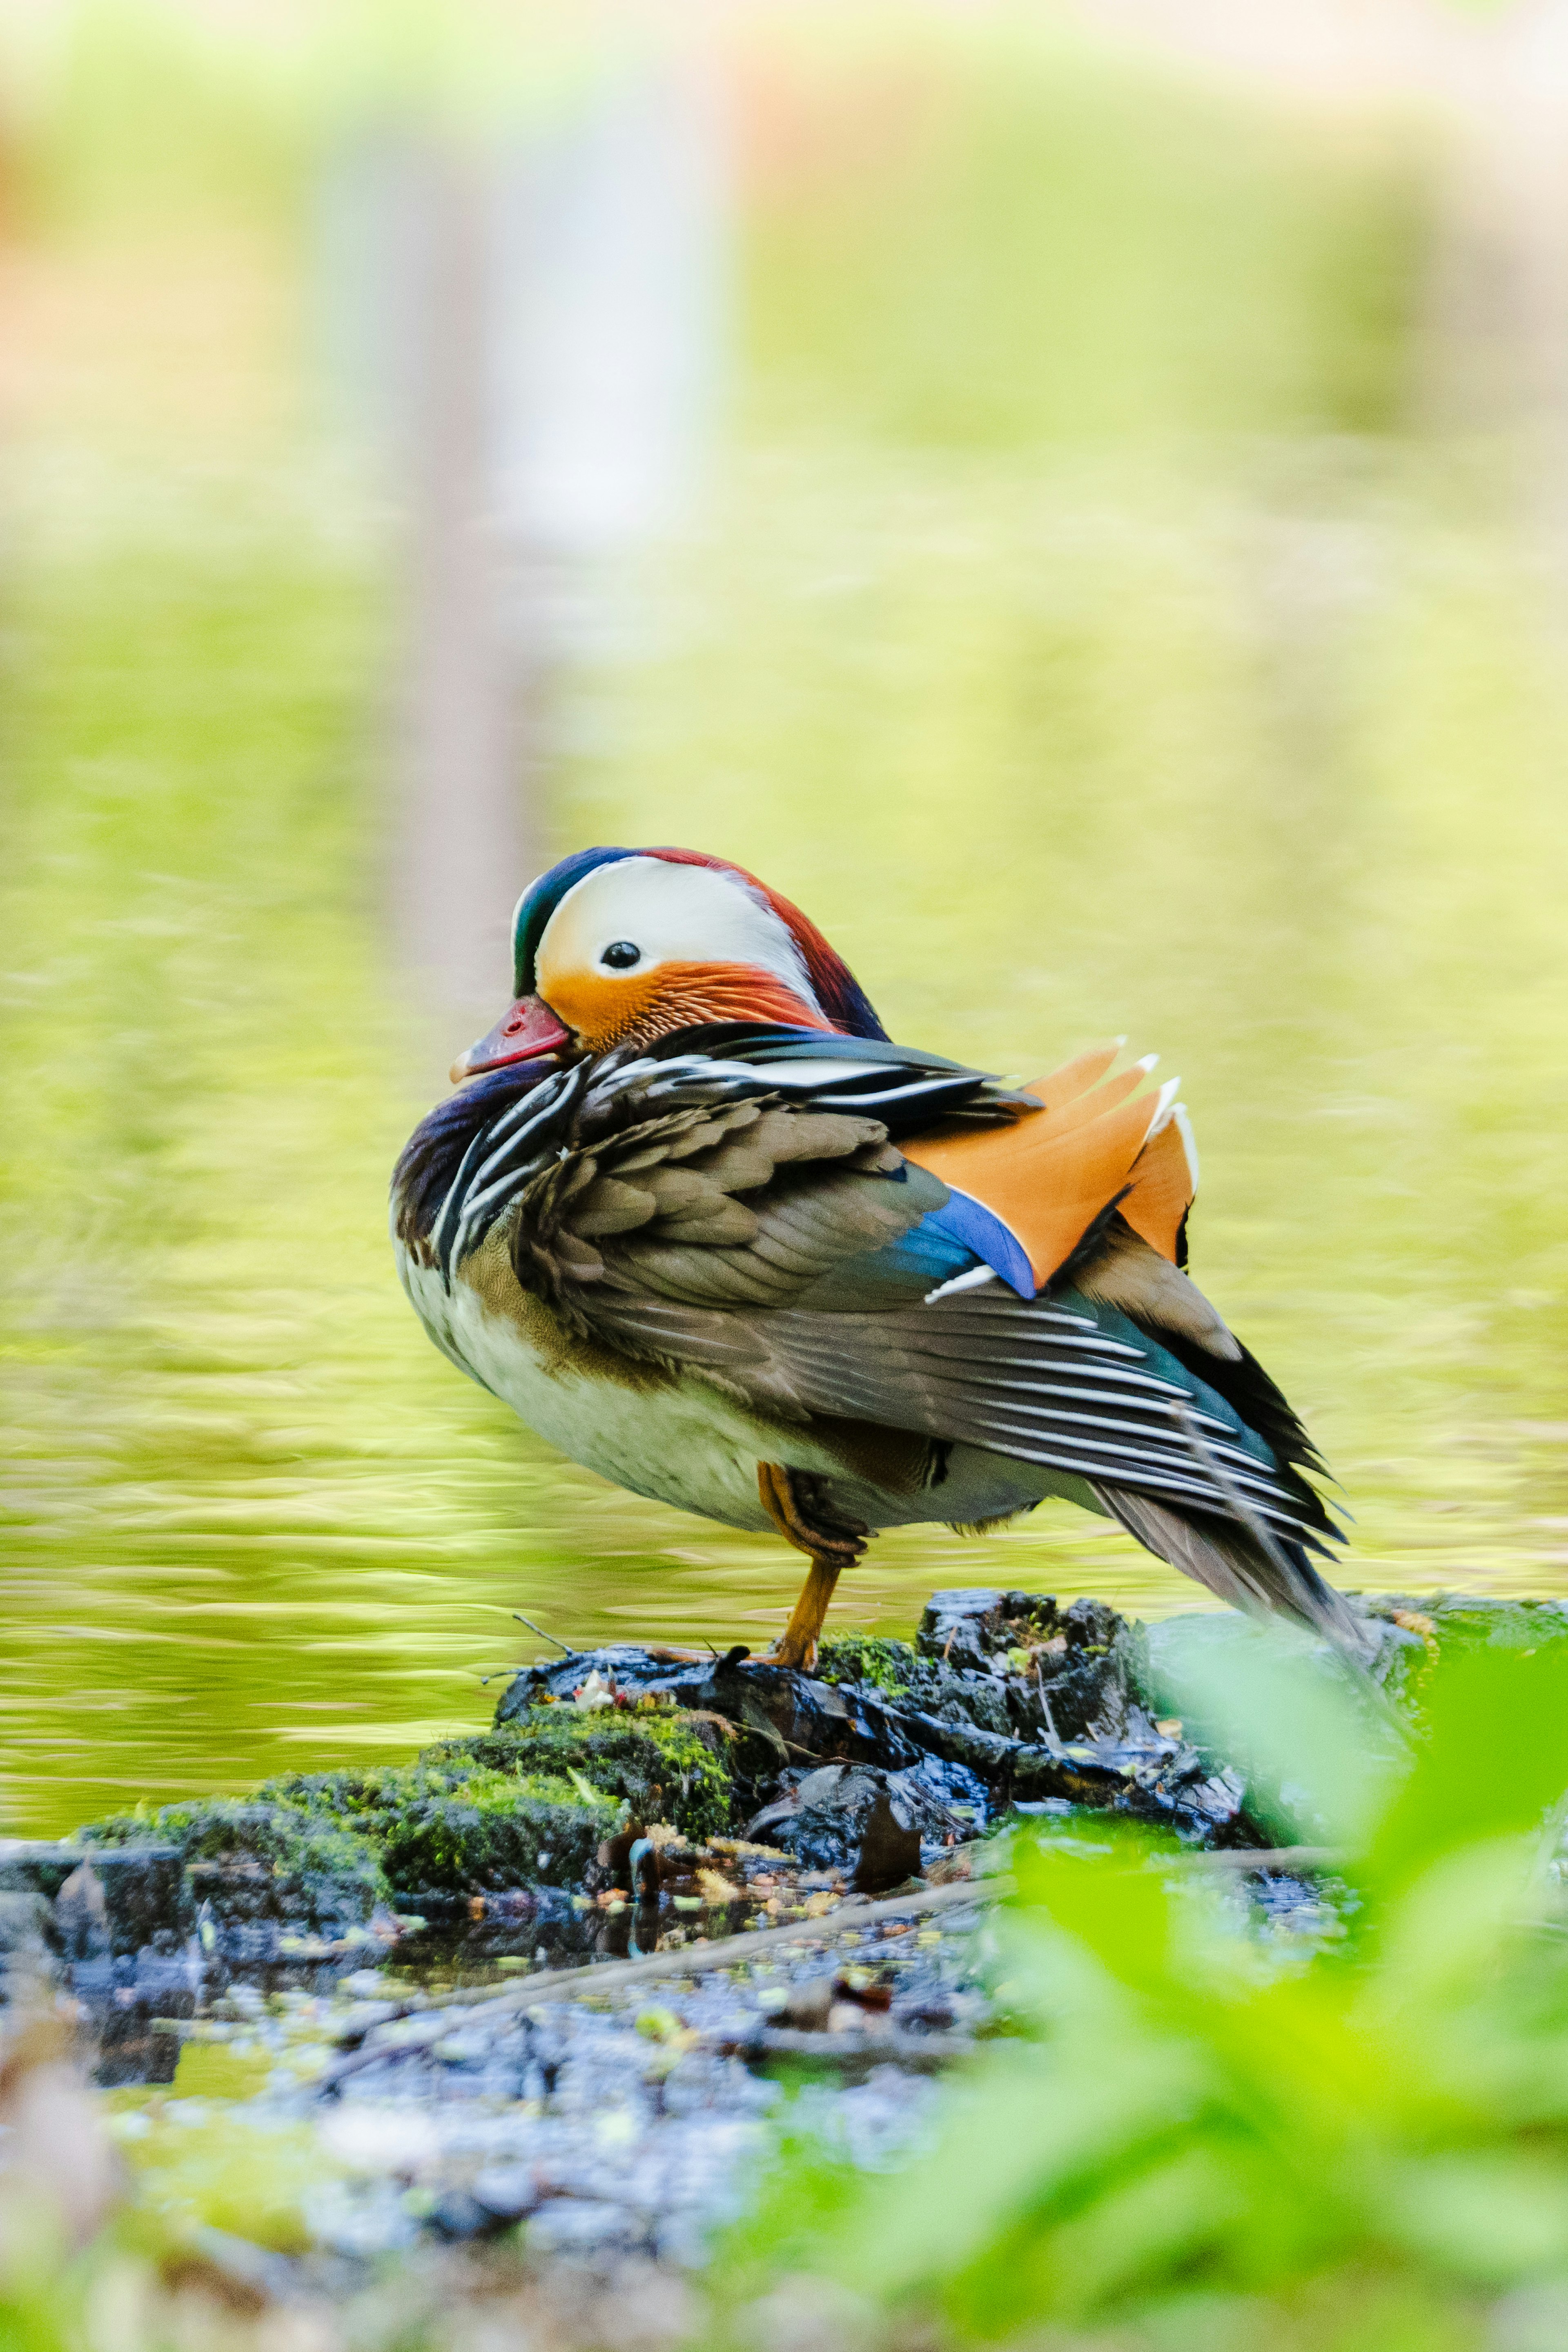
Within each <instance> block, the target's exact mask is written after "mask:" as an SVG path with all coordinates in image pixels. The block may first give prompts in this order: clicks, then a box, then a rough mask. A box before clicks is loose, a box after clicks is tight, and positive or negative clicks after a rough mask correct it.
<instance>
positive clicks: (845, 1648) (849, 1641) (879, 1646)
mask: <svg viewBox="0 0 1568 2352" xmlns="http://www.w3.org/2000/svg"><path fill="white" fill-rule="evenodd" d="M915 1663H916V1660H915V1650H914V1645H913V1643H910V1642H884V1641H881V1640H879V1639H878V1638H877V1636H876V1635H874V1634H871V1633H830V1634H829V1635H828V1636H827V1639H826V1641H825V1642H824V1643H823V1644H822V1649H821V1652H820V1654H819V1655H818V1658H817V1662H816V1672H817V1677H818V1679H819V1680H820V1681H822V1682H825V1683H869V1684H870V1685H871V1687H872V1689H873V1690H879V1691H885V1692H886V1694H887V1696H889V1698H907V1697H908V1696H909V1694H910V1684H911V1681H912V1679H913V1673H914V1667H915Z"/></svg>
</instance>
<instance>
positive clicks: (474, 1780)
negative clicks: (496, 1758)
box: [264, 1743, 622, 1895]
mask: <svg viewBox="0 0 1568 2352" xmlns="http://www.w3.org/2000/svg"><path fill="white" fill-rule="evenodd" d="M459 1748H460V1743H450V1744H449V1745H448V1747H447V1748H439V1749H429V1750H426V1753H425V1754H424V1755H422V1756H421V1757H420V1758H419V1759H417V1761H416V1762H415V1763H413V1764H400V1765H384V1766H382V1767H379V1768H371V1769H364V1770H349V1771H343V1772H312V1773H297V1774H293V1775H291V1776H290V1777H289V1779H287V1780H272V1781H268V1785H267V1789H266V1790H265V1792H264V1793H265V1794H267V1795H268V1796H270V1797H274V1798H277V1799H280V1800H281V1801H283V1802H285V1803H287V1804H289V1805H292V1806H298V1807H300V1808H301V1809H303V1810H304V1811H306V1812H308V1813H309V1814H310V1815H311V1816H312V1817H313V1818H316V1819H320V1820H324V1821H327V1822H333V1823H335V1824H338V1825H341V1826H342V1828H344V1829H347V1830H350V1831H352V1832H354V1833H355V1834H357V1835H358V1836H360V1837H362V1838H363V1839H364V1840H365V1841H366V1842H367V1843H370V1844H371V1845H373V1846H374V1849H375V1850H376V1852H377V1853H379V1855H380V1857H381V1865H382V1869H383V1871H384V1874H385V1875H386V1877H387V1879H388V1881H389V1882H390V1884H391V1885H393V1886H394V1887H395V1888H396V1889H397V1890H398V1891H399V1893H400V1894H405V1895H407V1894H412V1895H418V1894H440V1895H474V1894H482V1893H485V1892H486V1891H488V1890H495V1889H500V1888H504V1887H514V1886H531V1885H550V1886H576V1885H580V1884H581V1883H582V1879H583V1875H584V1872H585V1871H586V1869H587V1867H588V1864H590V1863H591V1862H592V1860H593V1858H594V1856H595V1853H596V1852H597V1850H598V1847H599V1845H600V1843H602V1841H603V1840H604V1839H605V1838H606V1837H607V1836H609V1834H610V1833H611V1832H612V1831H613V1830H615V1829H616V1827H617V1825H618V1824H619V1822H620V1820H621V1818H622V1815H621V1808H620V1806H619V1805H618V1804H617V1803H616V1801H615V1799H614V1798H613V1797H610V1796H606V1795H602V1794H601V1793H600V1792H599V1791H598V1790H595V1789H593V1788H590V1787H588V1786H586V1785H584V1786H582V1787H578V1786H576V1785H574V1782H573V1781H572V1780H569V1779H568V1778H566V1777H565V1776H564V1775H554V1774H551V1773H543V1772H517V1771H498V1770H497V1769H494V1768H493V1767H492V1766H489V1765H486V1764H484V1763H482V1762H480V1761H479V1759H475V1758H471V1757H468V1756H465V1755H463V1754H461V1753H460V1752H458V1749H459Z"/></svg>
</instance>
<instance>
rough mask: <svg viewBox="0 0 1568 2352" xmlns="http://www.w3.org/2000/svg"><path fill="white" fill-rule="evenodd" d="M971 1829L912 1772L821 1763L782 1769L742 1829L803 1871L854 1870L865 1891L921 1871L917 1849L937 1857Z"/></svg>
mask: <svg viewBox="0 0 1568 2352" xmlns="http://www.w3.org/2000/svg"><path fill="white" fill-rule="evenodd" d="M968 1830H969V1824H968V1823H967V1822H963V1821H961V1820H960V1819H959V1818H958V1817H957V1816H956V1815H955V1814H953V1813H951V1812H950V1811H948V1809H947V1808H946V1806H945V1805H943V1804H942V1802H941V1801H940V1800H939V1799H938V1798H937V1797H935V1796H934V1795H933V1794H932V1792H931V1790H930V1789H929V1788H928V1787H927V1786H926V1784H925V1783H924V1782H923V1781H922V1780H921V1779H920V1778H919V1777H918V1776H917V1775H916V1774H913V1773H907V1772H885V1771H883V1770H881V1769H879V1767H877V1766H875V1765H870V1764H825V1765H822V1766H820V1767H819V1768H818V1769H816V1770H815V1771H800V1770H798V1769H796V1770H792V1771H791V1772H790V1773H788V1774H786V1775H785V1778H784V1789H783V1790H782V1793H781V1794H780V1796H779V1797H778V1798H777V1799H776V1800H775V1801H774V1802H773V1804H771V1805H766V1806H764V1807H763V1811H761V1812H760V1813H757V1814H755V1815H754V1816H753V1817H752V1821H751V1822H749V1823H748V1824H747V1828H746V1835H747V1836H748V1837H749V1838H755V1839H756V1840H758V1841H759V1842H760V1843H763V1844H765V1845H774V1846H779V1847H781V1848H782V1849H783V1850H784V1852H785V1853H790V1854H793V1855H794V1856H795V1859H796V1860H797V1861H798V1862H801V1863H803V1864H805V1866H806V1868H808V1869H811V1870H844V1871H853V1872H854V1874H855V1882H856V1885H858V1886H859V1887H861V1888H863V1889H868V1888H870V1887H872V1886H876V1887H878V1888H880V1887H884V1886H897V1885H900V1884H901V1883H902V1882H903V1880H904V1879H906V1878H909V1877H910V1876H911V1875H913V1874H915V1873H917V1872H918V1871H919V1869H920V1867H921V1853H922V1849H923V1851H924V1852H925V1853H926V1854H927V1855H928V1856H929V1855H934V1854H935V1853H940V1852H941V1851H942V1848H943V1847H944V1846H947V1845H950V1844H952V1843H953V1841H954V1839H955V1838H957V1837H959V1836H961V1835H963V1834H967V1833H968Z"/></svg>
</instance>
